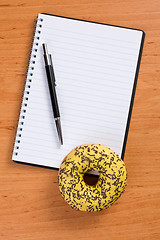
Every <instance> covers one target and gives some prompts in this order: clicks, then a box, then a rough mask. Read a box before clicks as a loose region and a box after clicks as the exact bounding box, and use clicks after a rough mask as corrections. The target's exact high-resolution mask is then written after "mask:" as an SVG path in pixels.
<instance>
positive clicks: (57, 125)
mask: <svg viewBox="0 0 160 240" xmlns="http://www.w3.org/2000/svg"><path fill="white" fill-rule="evenodd" d="M55 122H56V127H57V133H58V137H59V141H60V143H61V145H63V138H62V130H61V122H60V118H57V119H55Z"/></svg>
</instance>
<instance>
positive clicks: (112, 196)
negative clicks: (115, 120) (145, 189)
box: [58, 144, 127, 212]
mask: <svg viewBox="0 0 160 240" xmlns="http://www.w3.org/2000/svg"><path fill="white" fill-rule="evenodd" d="M91 170H97V171H99V173H100V175H99V179H98V182H97V183H96V184H95V185H93V186H90V185H88V184H86V183H85V181H84V179H83V177H84V174H85V173H86V172H88V171H91ZM126 178H127V173H126V168H125V165H124V162H123V161H122V160H121V159H120V158H119V156H118V155H116V154H115V153H114V152H113V151H112V150H111V149H110V148H108V147H106V146H104V145H102V144H89V145H81V146H79V147H76V148H75V149H74V150H72V152H70V153H69V154H68V156H67V157H66V158H65V159H64V160H63V162H62V163H61V166H60V169H59V175H58V183H59V189H60V192H61V194H62V196H63V198H64V199H65V200H66V201H67V203H68V204H69V205H70V206H71V207H72V208H74V209H77V210H81V211H88V212H92V211H100V210H102V209H104V208H107V207H109V206H110V205H111V204H113V203H114V202H115V201H116V200H117V199H118V198H119V197H120V195H121V194H122V192H123V191H124V188H125V186H126Z"/></svg>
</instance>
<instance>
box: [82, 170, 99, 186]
mask: <svg viewBox="0 0 160 240" xmlns="http://www.w3.org/2000/svg"><path fill="white" fill-rule="evenodd" d="M92 172H93V171H88V172H86V173H85V174H84V176H83V179H84V181H85V183H86V184H87V185H89V186H94V185H96V184H97V182H98V180H99V175H100V172H99V171H94V172H95V174H96V175H92V174H91V173H92Z"/></svg>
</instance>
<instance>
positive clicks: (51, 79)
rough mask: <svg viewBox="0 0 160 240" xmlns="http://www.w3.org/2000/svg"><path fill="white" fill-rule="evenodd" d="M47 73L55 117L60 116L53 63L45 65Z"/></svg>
mask: <svg viewBox="0 0 160 240" xmlns="http://www.w3.org/2000/svg"><path fill="white" fill-rule="evenodd" d="M45 68H46V74H47V79H48V86H49V91H50V96H51V103H52V108H53V114H54V118H58V117H60V113H59V107H58V101H57V95H56V88H55V75H54V70H53V66H52V65H48V66H45Z"/></svg>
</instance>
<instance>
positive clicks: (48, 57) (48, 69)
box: [42, 43, 63, 145]
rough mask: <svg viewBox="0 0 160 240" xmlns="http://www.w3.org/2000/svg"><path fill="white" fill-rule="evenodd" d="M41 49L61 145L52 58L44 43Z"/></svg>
mask: <svg viewBox="0 0 160 240" xmlns="http://www.w3.org/2000/svg"><path fill="white" fill-rule="evenodd" d="M42 47H43V52H44V62H45V69H46V75H47V80H48V86H49V92H50V97H51V104H52V109H53V115H54V119H55V123H56V128H57V133H58V137H59V140H60V143H61V145H63V138H62V130H61V122H60V113H59V107H58V101H57V95H56V88H55V86H56V84H55V75H54V69H53V64H52V57H51V54H49V53H48V50H47V45H46V44H45V43H43V44H42Z"/></svg>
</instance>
